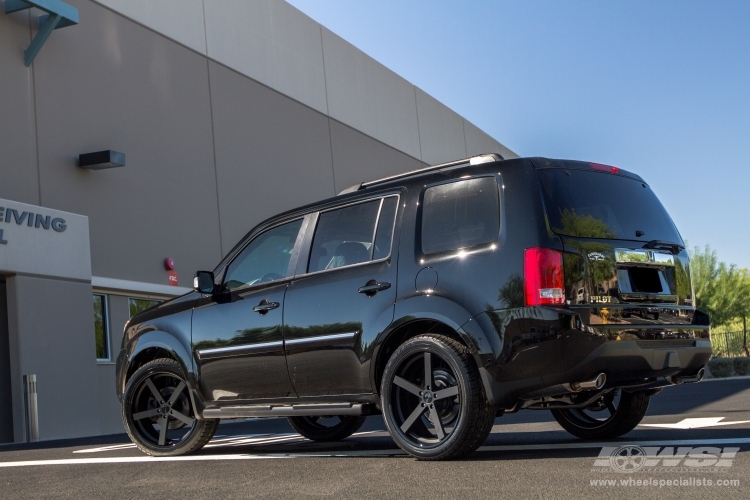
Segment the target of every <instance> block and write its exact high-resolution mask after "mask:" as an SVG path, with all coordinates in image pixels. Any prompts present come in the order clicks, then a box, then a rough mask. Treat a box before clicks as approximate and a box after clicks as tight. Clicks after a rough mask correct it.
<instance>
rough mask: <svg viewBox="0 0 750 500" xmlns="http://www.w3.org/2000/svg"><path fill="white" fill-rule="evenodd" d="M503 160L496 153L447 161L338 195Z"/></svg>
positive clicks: (352, 187)
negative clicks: (460, 167) (460, 166)
mask: <svg viewBox="0 0 750 500" xmlns="http://www.w3.org/2000/svg"><path fill="white" fill-rule="evenodd" d="M504 159H505V158H503V157H502V156H501V155H499V154H497V153H489V154H483V155H476V156H472V157H471V158H465V159H463V160H455V161H449V162H447V163H441V164H439V165H432V166H429V167H424V168H419V169H417V170H412V171H410V172H404V173H402V174H396V175H391V176H390V177H383V178H382V179H378V180H375V181H368V182H360V183H359V184H355V185H353V186H350V187H348V188H346V189H344V190H342V191H340V192H339V195H342V194H346V193H353V192H355V191H359V190H360V189H365V188H368V187H370V186H375V185H377V184H383V183H385V182H390V181H395V180H396V179H403V178H405V177H411V176H413V175H419V174H423V173H425V172H430V171H433V170H441V169H443V168H450V167H457V166H459V165H464V164H466V163H468V164H469V165H480V164H482V163H489V162H492V161H500V160H504Z"/></svg>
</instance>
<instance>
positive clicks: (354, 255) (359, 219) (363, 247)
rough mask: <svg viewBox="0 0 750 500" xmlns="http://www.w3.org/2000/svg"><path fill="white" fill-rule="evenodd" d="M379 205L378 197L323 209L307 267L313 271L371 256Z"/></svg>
mask: <svg viewBox="0 0 750 500" xmlns="http://www.w3.org/2000/svg"><path fill="white" fill-rule="evenodd" d="M380 205H381V199H380V198H378V199H377V200H372V201H368V202H364V203H358V204H356V205H350V206H348V207H343V208H339V209H336V210H329V211H327V212H323V213H321V214H320V217H319V218H318V226H317V227H316V229H315V236H314V237H313V243H312V249H311V251H310V263H309V264H308V267H307V271H308V272H310V273H314V272H316V271H323V270H325V269H335V268H337V267H343V266H351V265H353V264H360V263H362V262H367V261H369V260H371V259H372V251H373V246H372V241H373V237H374V236H375V223H376V222H377V219H378V213H379V212H380ZM391 225H392V222H391Z"/></svg>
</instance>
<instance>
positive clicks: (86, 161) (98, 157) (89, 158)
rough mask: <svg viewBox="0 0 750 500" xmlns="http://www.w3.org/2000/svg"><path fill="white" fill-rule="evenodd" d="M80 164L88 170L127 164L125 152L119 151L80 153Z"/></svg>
mask: <svg viewBox="0 0 750 500" xmlns="http://www.w3.org/2000/svg"><path fill="white" fill-rule="evenodd" d="M78 166H79V167H81V168H85V169H87V170H102V169H105V168H115V167H124V166H125V153H118V152H117V151H111V150H109V149H108V150H106V151H97V152H96V153H86V154H82V155H78Z"/></svg>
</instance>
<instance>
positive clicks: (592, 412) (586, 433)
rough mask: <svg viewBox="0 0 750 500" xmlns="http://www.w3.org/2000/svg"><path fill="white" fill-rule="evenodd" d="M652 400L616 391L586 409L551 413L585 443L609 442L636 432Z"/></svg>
mask: <svg viewBox="0 0 750 500" xmlns="http://www.w3.org/2000/svg"><path fill="white" fill-rule="evenodd" d="M650 400H651V396H649V395H647V394H645V393H643V392H624V391H620V390H619V389H614V390H612V391H609V392H608V393H606V394H604V395H602V397H600V398H599V399H597V400H596V401H594V402H593V403H592V404H591V405H589V406H587V407H586V408H574V409H570V410H552V416H553V417H555V420H557V423H559V424H560V425H561V426H562V428H563V429H565V430H566V431H568V432H569V433H571V434H573V435H574V436H578V437H579V438H583V439H609V438H615V437H618V436H622V435H623V434H627V433H628V432H630V431H632V430H633V429H635V426H636V425H638V424H639V423H640V422H641V420H643V417H644V415H646V410H648V403H649V401H650Z"/></svg>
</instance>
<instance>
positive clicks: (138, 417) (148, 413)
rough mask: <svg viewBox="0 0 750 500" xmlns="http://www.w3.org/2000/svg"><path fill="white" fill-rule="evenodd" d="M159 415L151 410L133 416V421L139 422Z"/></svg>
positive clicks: (156, 411) (154, 410) (157, 411)
mask: <svg viewBox="0 0 750 500" xmlns="http://www.w3.org/2000/svg"><path fill="white" fill-rule="evenodd" d="M158 414H159V410H158V409H156V408H154V409H153V410H146V411H139V412H138V413H134V414H133V420H141V419H143V418H149V417H153V416H155V415H158Z"/></svg>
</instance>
